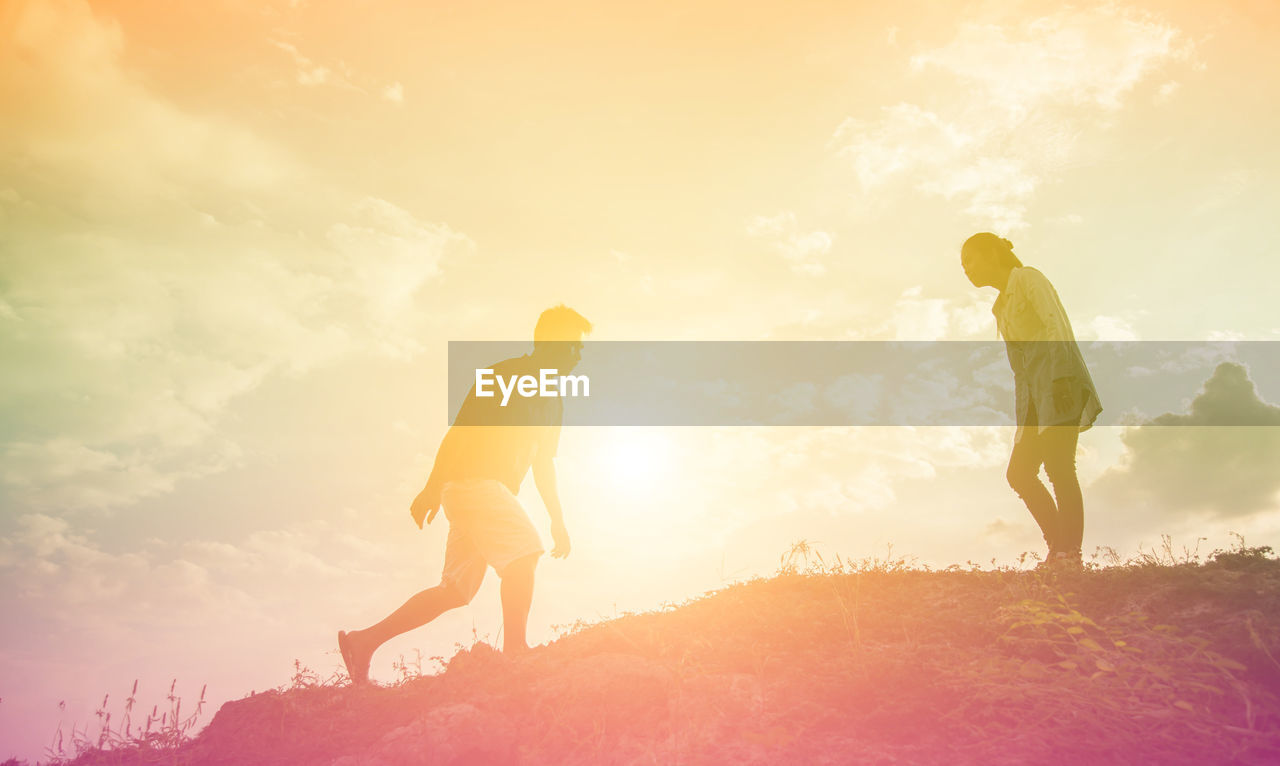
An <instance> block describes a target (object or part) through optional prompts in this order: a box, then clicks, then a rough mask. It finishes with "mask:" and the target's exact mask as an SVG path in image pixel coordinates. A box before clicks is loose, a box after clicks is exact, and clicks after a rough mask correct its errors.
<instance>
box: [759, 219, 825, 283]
mask: <svg viewBox="0 0 1280 766" xmlns="http://www.w3.org/2000/svg"><path fill="white" fill-rule="evenodd" d="M747 235H748V236H751V237H755V238H757V239H765V240H768V241H770V242H771V244H772V245H773V247H774V249H775V250H776V251H777V253H778V254H779V255H781V256H782V258H783V260H785V261H786V262H787V263H788V264H789V265H790V266H791V270H792V271H794V272H796V273H797V274H804V275H806V276H813V277H817V276H822V275H823V274H825V273H826V271H827V267H826V264H824V263H823V262H822V259H823V257H825V256H826V255H827V254H828V253H829V252H831V245H832V242H833V241H834V238H833V237H832V235H831V234H829V233H827V232H825V231H820V230H813V231H807V232H804V231H800V229H799V225H798V224H797V223H796V216H795V213H792V212H790V211H784V212H781V213H778V214H777V215H774V216H755V217H754V218H752V219H751V220H750V221H748V222H747Z"/></svg>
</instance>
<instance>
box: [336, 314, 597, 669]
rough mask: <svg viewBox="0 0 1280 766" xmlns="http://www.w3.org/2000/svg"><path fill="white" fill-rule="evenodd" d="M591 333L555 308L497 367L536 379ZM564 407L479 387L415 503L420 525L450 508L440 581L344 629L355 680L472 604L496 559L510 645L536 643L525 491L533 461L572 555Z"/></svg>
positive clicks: (572, 355)
mask: <svg viewBox="0 0 1280 766" xmlns="http://www.w3.org/2000/svg"><path fill="white" fill-rule="evenodd" d="M589 332H591V323H590V322H588V321H587V320H586V319H585V318H584V317H583V316H582V315H581V314H579V313H578V312H576V311H574V310H573V309H571V308H568V307H567V306H563V305H561V306H556V307H555V308H551V309H547V310H546V311H544V312H542V315H541V316H540V317H538V323H537V325H536V326H535V327H534V331H533V353H532V354H528V355H525V356H521V357H517V358H514V359H507V360H506V361H503V362H499V363H497V364H495V365H493V372H494V374H495V376H497V377H499V378H502V379H511V376H522V375H532V376H533V377H535V378H536V377H538V375H539V373H540V371H542V370H554V371H557V374H559V375H565V374H567V373H569V372H570V371H572V370H573V368H574V367H575V366H576V365H577V363H578V360H579V359H580V358H581V354H582V336H583V335H585V334H587V333H589ZM563 416H564V405H563V403H562V401H561V400H560V399H559V398H551V397H547V398H542V397H524V396H520V397H512V398H511V399H510V400H509V401H507V402H506V403H505V404H503V403H501V402H500V400H499V399H498V398H496V397H477V396H476V390H475V388H474V387H472V389H471V392H470V393H468V394H467V398H466V400H465V401H463V403H462V407H461V408H460V409H459V410H458V416H457V417H456V418H455V419H454V423H453V425H452V426H451V427H450V428H449V431H448V432H447V433H446V434H445V437H444V441H442V442H441V443H440V449H439V450H438V451H437V452H436V461H435V465H434V466H433V467H432V469H431V476H430V477H429V478H428V479H427V485H426V487H425V488H423V490H422V492H420V493H419V494H418V496H417V497H416V498H415V499H414V501H413V504H412V506H411V507H410V509H409V511H410V514H411V515H412V516H413V520H414V522H415V523H417V525H418V527H419V528H421V527H422V524H423V521H426V523H428V524H430V523H431V520H432V519H434V518H435V516H436V513H437V512H438V511H439V510H440V508H441V507H442V506H443V508H444V515H445V518H447V519H448V521H449V539H448V542H447V543H446V544H445V553H444V573H443V574H442V576H441V578H440V584H439V585H437V586H435V587H434V588H428V589H427V590H424V591H422V592H420V593H418V594H417V595H415V596H413V597H412V598H410V599H409V600H408V601H406V602H405V603H404V605H403V606H401V607H400V608H399V609H397V610H395V611H394V612H392V613H391V614H390V615H388V616H387V618H386V619H384V620H382V621H381V622H379V623H377V624H376V625H373V626H371V627H368V628H365V629H364V630H355V631H351V632H350V633H348V632H346V631H339V633H338V648H339V649H340V650H341V651H342V660H343V662H345V663H346V666H347V673H348V674H349V675H350V676H351V681H352V683H357V684H361V683H368V680H369V662H370V660H371V659H372V657H373V653H374V652H375V651H376V650H377V649H378V647H379V646H382V644H384V643H386V642H387V641H388V640H389V639H391V638H393V637H395V636H398V635H400V634H401V633H405V632H407V631H410V630H413V629H414V628H417V627H419V626H421V625H425V624H427V623H428V622H431V621H432V620H434V619H435V618H436V617H439V616H440V615H441V614H443V613H444V612H447V611H448V610H450V609H454V608H456V607H460V606H463V605H465V604H468V603H470V602H471V599H472V598H474V597H475V595H476V591H478V590H479V589H480V583H481V581H483V580H484V576H485V572H486V570H487V569H488V567H493V568H494V571H496V572H497V573H498V576H499V577H500V578H502V591H501V592H502V630H503V635H504V639H503V647H502V650H503V652H504V653H508V654H514V653H518V652H522V651H525V650H527V649H528V648H529V645H528V643H527V642H526V639H525V628H526V626H527V624H528V621H529V606H530V604H531V603H532V601H533V574H534V569H535V568H536V566H537V563H538V557H539V556H541V555H542V553H543V548H542V541H541V540H540V539H539V538H538V532H537V530H535V529H534V527H533V523H532V522H531V521H529V517H528V515H527V514H526V513H525V512H524V509H523V508H521V507H520V503H519V501H517V500H516V494H517V493H518V492H519V491H520V484H521V483H522V482H523V481H524V477H525V474H527V473H528V472H529V468H530V467H532V468H533V480H534V484H535V485H536V486H537V488H538V494H539V495H541V497H542V502H543V503H544V504H545V505H546V507H547V513H548V514H549V515H550V516H551V536H552V539H553V541H554V543H555V546H554V547H553V548H552V549H551V555H552V556H553V557H555V558H564V557H565V556H568V555H569V533H568V531H566V529H565V526H564V517H563V514H562V512H561V509H560V496H559V493H558V491H557V489H556V470H555V463H554V461H553V458H554V457H555V454H556V446H557V445H558V444H559V441H560V426H561V423H562V422H563Z"/></svg>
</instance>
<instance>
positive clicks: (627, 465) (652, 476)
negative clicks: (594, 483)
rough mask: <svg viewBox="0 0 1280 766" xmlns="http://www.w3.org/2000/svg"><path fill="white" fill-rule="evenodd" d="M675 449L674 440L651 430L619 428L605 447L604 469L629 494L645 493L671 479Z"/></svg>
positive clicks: (610, 436) (602, 461)
mask: <svg viewBox="0 0 1280 766" xmlns="http://www.w3.org/2000/svg"><path fill="white" fill-rule="evenodd" d="M671 447H672V445H671V443H670V439H668V438H667V437H665V436H663V435H662V434H660V433H657V432H656V431H653V430H651V429H647V428H618V429H616V430H615V431H614V432H613V433H611V434H610V435H609V437H608V440H607V441H606V442H605V443H604V444H603V445H601V450H600V453H599V454H600V468H601V471H602V473H603V474H605V475H607V476H608V477H609V478H610V479H611V480H613V481H614V482H617V484H618V485H619V486H623V487H626V488H627V490H628V491H629V492H642V491H643V490H645V489H646V488H648V487H654V486H656V485H659V484H662V483H664V482H665V481H666V479H667V478H669V476H670V473H671V462H672V461H671Z"/></svg>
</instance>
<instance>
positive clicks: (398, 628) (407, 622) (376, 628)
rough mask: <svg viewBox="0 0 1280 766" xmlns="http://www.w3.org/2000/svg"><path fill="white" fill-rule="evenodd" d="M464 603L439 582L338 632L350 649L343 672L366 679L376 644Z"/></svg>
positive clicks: (355, 678)
mask: <svg viewBox="0 0 1280 766" xmlns="http://www.w3.org/2000/svg"><path fill="white" fill-rule="evenodd" d="M504 583H505V581H504ZM504 587H505V586H504ZM504 592H505V590H504ZM466 603H467V599H465V598H463V597H462V596H461V595H460V594H459V593H458V592H457V590H456V589H454V588H453V587H452V586H449V585H447V584H445V583H441V584H440V585H437V586H436V587H434V588H427V589H426V590H424V591H421V592H419V593H417V594H415V595H414V596H412V597H411V598H410V599H409V600H408V601H406V602H404V604H403V605H402V606H401V607H400V608H399V609H397V610H395V611H394V612H392V613H391V614H389V615H387V617H386V619H384V620H382V621H381V622H379V623H377V624H376V625H372V626H370V627H368V628H365V629H364V630H353V631H351V632H350V633H347V634H345V635H340V636H339V643H340V644H341V643H342V642H343V641H345V642H346V643H347V646H348V647H349V649H350V653H351V662H350V663H349V664H348V666H347V673H348V674H349V675H350V676H351V681H352V683H357V684H362V683H367V682H368V680H369V662H370V660H372V659H373V653H374V652H375V651H377V650H378V647H380V646H382V645H383V644H385V643H386V642H387V641H390V640H391V639H393V638H395V637H396V636H398V635H400V634H401V633H407V632H409V631H411V630H413V629H414V628H419V627H422V626H423V625H426V624H427V623H429V622H431V621H432V620H434V619H435V618H437V617H439V616H440V615H442V614H444V613H445V612H447V611H449V610H450V609H456V608H457V607H460V606H464V605H465V604H466ZM526 611H527V610H526ZM344 659H345V657H344Z"/></svg>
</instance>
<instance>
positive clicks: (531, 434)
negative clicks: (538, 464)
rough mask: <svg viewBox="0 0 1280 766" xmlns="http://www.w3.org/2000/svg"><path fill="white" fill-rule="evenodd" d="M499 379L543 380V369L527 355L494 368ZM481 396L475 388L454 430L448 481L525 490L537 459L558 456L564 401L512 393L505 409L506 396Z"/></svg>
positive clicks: (499, 363)
mask: <svg viewBox="0 0 1280 766" xmlns="http://www.w3.org/2000/svg"><path fill="white" fill-rule="evenodd" d="M493 371H494V375H495V376H497V377H501V378H503V379H504V380H508V379H510V378H511V376H519V375H532V376H533V377H534V378H537V377H538V372H539V368H538V367H537V366H536V364H535V363H534V362H533V361H532V360H531V359H530V358H529V357H528V356H527V355H526V356H521V357H516V358H514V359H507V360H504V361H502V362H498V363H497V364H495V365H493ZM490 390H493V391H494V392H495V393H496V394H497V395H496V396H492V397H477V396H476V389H475V386H472V387H471V391H469V392H468V393H467V398H466V399H465V400H463V402H462V406H461V407H460V408H459V409H458V416H457V417H456V418H454V421H453V427H452V429H453V430H455V431H457V436H456V437H455V439H456V445H455V447H456V452H455V454H453V455H451V456H450V463H451V465H452V467H453V470H451V471H450V472H449V476H448V479H449V480H454V479H496V480H497V481H500V482H502V483H503V484H505V485H506V486H507V489H510V490H511V494H513V495H514V494H517V493H519V492H520V484H521V483H522V482H523V481H524V477H525V475H526V474H528V473H529V467H530V466H532V465H533V461H534V458H535V457H536V456H539V455H541V456H543V457H555V454H556V447H557V446H558V445H559V443H560V426H561V424H562V423H563V422H564V403H563V402H562V401H561V400H560V399H559V398H552V397H540V396H530V397H524V396H520V394H518V393H516V392H514V391H513V392H512V394H511V397H510V399H509V400H508V401H507V406H505V407H503V406H501V404H502V394H501V392H500V391H498V390H497V386H496V385H495V386H493V387H491V389H490Z"/></svg>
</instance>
